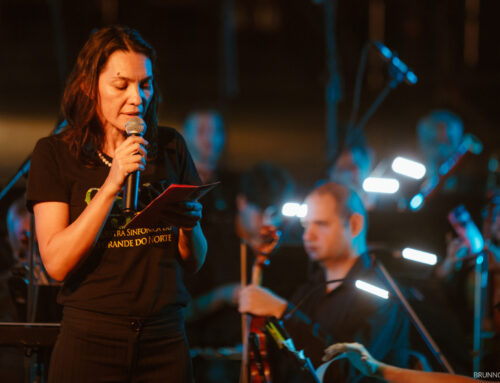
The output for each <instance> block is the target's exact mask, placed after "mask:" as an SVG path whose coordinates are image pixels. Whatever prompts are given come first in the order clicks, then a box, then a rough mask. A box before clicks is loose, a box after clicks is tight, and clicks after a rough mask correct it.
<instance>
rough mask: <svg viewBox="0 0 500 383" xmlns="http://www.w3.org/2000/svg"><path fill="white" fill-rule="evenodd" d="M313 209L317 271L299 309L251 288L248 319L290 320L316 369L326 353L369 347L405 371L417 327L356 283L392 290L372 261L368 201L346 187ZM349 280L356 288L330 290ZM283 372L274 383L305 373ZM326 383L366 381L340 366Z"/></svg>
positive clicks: (325, 188)
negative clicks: (336, 346) (330, 348)
mask: <svg viewBox="0 0 500 383" xmlns="http://www.w3.org/2000/svg"><path fill="white" fill-rule="evenodd" d="M306 203H307V206H308V211H307V215H306V216H305V218H304V219H303V226H304V233H303V242H304V247H305V249H306V251H307V253H308V255H309V258H310V259H311V260H312V261H314V262H315V263H317V268H316V270H315V271H314V272H313V273H312V275H311V279H310V282H309V283H308V284H306V285H304V286H302V287H300V288H298V289H297V291H296V292H295V294H294V296H293V298H292V299H291V301H287V300H285V299H284V298H282V297H280V296H278V295H277V294H275V293H273V292H272V291H271V290H268V289H265V288H262V287H258V286H255V285H250V286H248V287H246V288H245V289H243V290H242V291H241V292H240V302H239V310H240V312H242V313H251V314H254V315H258V316H275V317H277V318H280V319H282V320H283V324H284V327H285V329H286V330H287V331H288V333H289V334H290V336H291V338H292V339H293V341H294V343H295V346H296V348H297V349H299V350H300V349H303V350H304V352H305V355H306V356H307V357H309V358H310V359H311V361H312V363H313V365H314V367H318V365H319V364H321V357H322V355H323V349H324V348H325V346H326V345H328V344H331V343H333V342H353V341H357V342H361V343H363V344H365V345H366V346H367V348H368V350H369V351H370V353H371V354H372V355H374V356H375V357H376V358H377V359H379V360H382V361H384V362H386V363H391V364H394V365H397V366H405V365H406V363H407V349H408V330H409V322H408V320H407V319H406V317H405V315H404V313H403V312H402V311H401V310H400V309H399V308H398V305H397V303H396V302H395V301H392V300H388V301H386V300H383V299H379V298H378V297H375V296H372V295H370V294H366V293H364V292H362V291H360V290H358V289H356V288H355V286H354V283H353V282H351V281H353V280H356V279H362V280H365V281H367V282H371V283H373V284H375V285H377V286H380V287H384V285H383V283H382V282H381V280H379V279H377V278H376V277H375V271H374V269H373V268H371V267H370V264H369V263H370V262H369V257H368V254H366V213H365V209H364V207H363V203H362V202H361V199H360V198H359V196H358V195H357V194H356V193H355V192H354V191H353V190H351V189H349V188H347V187H346V186H343V185H341V184H336V183H333V182H329V183H325V184H322V185H320V186H318V187H317V188H316V189H314V190H313V191H312V192H311V193H310V194H309V195H308V197H307V198H306ZM342 278H346V279H348V280H349V281H344V282H340V283H333V284H327V285H324V283H325V281H329V280H334V279H342ZM322 286H324V287H322ZM318 287H319V288H318ZM292 302H293V303H292ZM298 302H300V304H299V306H298V307H297V309H294V304H298ZM282 367H283V368H274V372H275V376H274V377H273V383H274V382H278V381H279V382H293V381H295V380H294V379H295V377H296V376H297V375H298V374H297V371H294V370H293V368H292V367H291V366H290V365H289V364H288V365H284V366H282ZM325 378H326V380H324V381H325V382H353V381H358V380H356V379H357V378H359V373H357V372H356V370H355V369H354V368H352V367H349V365H348V364H345V363H343V362H342V361H339V362H334V363H332V365H331V366H330V368H329V369H328V371H327V374H326V377H325ZM362 381H364V380H362Z"/></svg>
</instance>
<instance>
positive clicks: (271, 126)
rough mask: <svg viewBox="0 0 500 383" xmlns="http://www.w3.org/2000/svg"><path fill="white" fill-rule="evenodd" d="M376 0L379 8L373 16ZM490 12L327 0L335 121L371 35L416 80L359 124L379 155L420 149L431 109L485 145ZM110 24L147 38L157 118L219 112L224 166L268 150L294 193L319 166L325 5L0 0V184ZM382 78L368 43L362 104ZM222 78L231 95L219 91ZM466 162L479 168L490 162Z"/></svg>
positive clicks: (493, 54)
mask: <svg viewBox="0 0 500 383" xmlns="http://www.w3.org/2000/svg"><path fill="white" fill-rule="evenodd" d="M227 4H230V5H231V4H232V12H231V15H232V17H231V21H232V23H233V25H234V35H233V39H234V45H233V51H232V52H233V54H234V65H233V66H232V67H230V68H229V69H231V70H232V72H230V73H233V74H234V75H233V76H232V79H231V78H230V79H229V80H228V81H229V83H227V82H226V74H227V73H228V69H227V67H226V66H225V65H224V52H225V50H224V44H223V41H224V40H223V38H224V30H223V10H224V7H225V5H227ZM474 7H476V8H474ZM374 9H382V13H381V14H379V16H374V13H373V11H374ZM467 9H468V10H467ZM474 9H476V10H475V11H474ZM499 11H500V3H499V2H498V1H496V0H467V1H465V0H463V1H459V0H406V1H398V0H350V1H347V0H338V1H337V11H336V14H337V17H336V29H335V32H336V43H337V53H338V65H339V75H340V85H341V86H340V88H341V93H342V98H341V101H340V103H339V115H338V121H339V123H342V122H345V121H346V119H347V118H348V116H349V114H350V111H351V106H352V95H353V88H354V80H355V75H356V71H357V67H358V63H359V60H360V55H361V50H362V47H363V45H364V44H365V43H366V42H367V41H368V40H369V39H370V38H378V39H380V40H382V41H383V42H384V44H385V45H387V46H388V47H389V48H391V49H392V50H393V51H395V52H397V53H398V54H399V56H400V58H401V59H402V60H403V61H404V62H405V63H406V64H408V66H410V67H411V68H412V69H413V70H414V71H415V73H416V74H417V75H418V76H419V82H418V84H417V85H416V86H411V87H410V86H408V85H406V84H401V85H400V86H398V87H397V88H396V89H395V90H393V91H392V92H391V93H390V94H389V96H388V98H387V99H386V100H385V102H384V103H383V104H382V106H381V107H380V108H379V109H378V110H377V112H376V113H375V115H374V116H373V117H372V118H371V119H370V120H369V121H368V123H367V125H366V126H365V132H366V135H367V138H368V141H369V143H370V144H371V145H372V146H373V148H374V150H375V155H376V162H378V161H381V160H383V159H384V158H390V157H393V156H394V155H396V154H408V155H412V156H413V157H416V158H418V157H419V153H418V151H417V150H416V135H415V127H416V123H417V121H418V119H419V118H420V117H422V116H423V115H425V114H426V113H428V112H429V111H430V110H432V109H433V108H448V109H450V110H452V111H453V112H455V113H456V114H458V115H460V116H461V117H462V118H463V121H464V126H465V131H466V132H469V133H473V134H475V135H476V136H478V137H479V138H480V139H481V140H482V141H483V143H484V144H485V150H484V151H483V156H488V155H489V153H491V151H492V150H495V149H496V148H497V147H498V141H499V140H498V136H499V135H498V130H497V129H498V117H497V109H498V100H499V97H498V94H497V93H498V90H497V88H498V85H499V84H500V74H499V72H498V70H497V66H498V64H499V62H500V48H499V45H498V41H499V33H498V29H497V28H498V14H499ZM467 20H473V21H474V20H475V21H474V23H473V24H474V25H475V27H477V28H478V35H477V38H475V39H474V38H473V46H476V47H477V60H473V62H470V63H468V62H467V61H466V60H465V58H464V57H465V52H464V51H465V43H464V41H465V36H466V33H465V30H466V21H467ZM110 23H120V24H126V25H129V26H132V27H135V28H137V29H138V30H139V31H140V32H141V33H142V34H143V35H144V37H145V38H146V39H147V40H149V41H150V42H151V43H152V45H153V46H154V47H155V48H156V49H157V51H158V54H159V63H160V87H161V93H162V96H163V101H162V104H161V108H160V121H161V122H162V123H163V124H168V125H171V126H174V127H175V128H180V127H181V126H182V122H183V120H184V118H185V117H186V115H187V114H188V112H189V111H190V110H192V109H194V108H196V107H200V106H202V107H206V106H209V107H215V108H218V109H220V110H221V111H222V113H223V115H224V117H225V121H226V127H227V131H228V142H227V148H226V153H225V158H224V159H225V161H226V166H227V167H229V168H231V169H233V170H242V169H245V168H247V167H248V166H250V165H251V164H253V163H255V162H257V161H260V160H270V161H274V162H276V163H278V164H280V165H282V166H284V167H286V168H287V169H288V170H289V171H290V172H291V173H292V175H293V176H294V177H295V178H296V180H297V183H298V186H299V191H304V190H307V189H308V188H309V187H310V186H311V185H312V184H314V182H315V181H317V180H318V179H320V178H322V177H324V176H325V174H326V173H325V168H326V138H325V137H326V133H325V113H326V111H325V87H326V84H327V81H328V78H329V75H328V71H327V66H326V65H327V63H326V54H325V28H324V7H323V4H321V3H318V2H317V1H316V2H314V1H311V0H233V1H230V0H225V1H223V0H212V1H201V0H200V1H195V0H142V1H140V2H139V1H128V0H124V1H118V0H88V1H70V0H66V1H65V0H0V46H1V47H2V59H1V60H0V73H1V75H0V140H1V144H2V150H0V186H2V187H3V186H5V185H6V183H7V181H8V180H9V179H10V178H11V177H12V176H13V175H14V174H15V172H16V169H17V168H18V167H19V165H20V164H21V163H22V161H23V160H24V159H25V158H26V157H27V156H28V155H29V154H30V152H31V150H32V148H33V146H34V144H35V142H36V140H37V139H38V138H40V137H42V136H45V135H47V134H49V132H50V131H51V130H52V128H53V126H54V124H55V122H56V119H57V115H58V105H59V100H60V96H61V90H62V88H63V86H64V80H65V78H66V74H67V73H68V72H69V70H70V68H71V67H72V65H73V62H74V60H75V57H76V54H77V52H78V51H79V49H80V48H81V46H82V45H83V43H84V42H85V40H86V39H87V38H88V36H89V33H90V32H91V31H92V29H94V28H98V27H101V26H103V25H107V24H110ZM373 29H378V32H373V31H372V30H373ZM371 31H372V32H371ZM386 80H387V65H386V64H385V63H383V61H382V60H381V58H380V56H378V55H377V53H376V52H375V50H374V49H372V50H371V52H370V56H369V61H368V65H367V70H366V76H365V81H364V86H363V91H362V98H361V111H360V112H361V114H362V113H363V112H364V111H366V109H367V107H368V106H369V105H370V104H371V102H373V100H374V99H375V97H376V96H377V95H378V94H379V92H380V91H381V89H382V87H383V85H384V84H385V81H386ZM227 84H229V85H230V86H231V87H232V89H233V92H232V93H229V94H228V92H227V91H226V90H225V87H226V86H227ZM473 171H474V172H475V173H477V174H478V175H485V174H486V171H487V169H486V167H485V166H479V167H477V168H474V169H473ZM22 190H23V182H22V181H20V182H19V183H18V184H17V185H16V190H15V191H13V192H12V193H10V195H9V196H8V197H7V198H6V200H5V201H2V202H1V205H0V207H1V212H2V221H4V219H3V217H4V214H5V210H6V203H7V202H8V201H9V200H11V199H12V198H13V197H15V196H16V195H19V193H21V192H22ZM6 201H7V202H6ZM389 205H390V204H389ZM390 206H392V205H390Z"/></svg>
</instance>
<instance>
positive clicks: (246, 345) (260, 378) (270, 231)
mask: <svg viewBox="0 0 500 383" xmlns="http://www.w3.org/2000/svg"><path fill="white" fill-rule="evenodd" d="M260 235H261V238H262V242H261V245H260V246H259V247H258V248H257V249H254V250H255V253H256V254H255V257H256V258H255V261H254V263H253V266H252V274H251V283H252V284H255V285H258V286H260V285H262V272H263V269H264V267H265V266H267V265H268V264H269V255H270V254H271V253H272V251H273V250H274V249H275V248H276V247H277V245H278V242H279V239H280V236H281V232H280V231H279V230H278V229H277V228H276V227H275V226H271V225H266V226H263V227H262V228H261V231H260ZM246 249H247V245H246V243H244V242H243V241H242V242H241V245H240V259H241V287H242V288H243V287H245V286H246V284H247V281H246V276H247V270H246V264H247V259H246V254H247V252H246ZM241 319H242V321H241V323H242V336H243V355H242V363H241V375H240V383H249V382H251V383H271V382H272V380H271V369H270V366H269V363H268V361H267V349H266V334H265V332H264V329H265V326H266V317H259V316H253V315H248V314H242V317H241Z"/></svg>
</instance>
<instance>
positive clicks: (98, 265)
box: [27, 128, 200, 317]
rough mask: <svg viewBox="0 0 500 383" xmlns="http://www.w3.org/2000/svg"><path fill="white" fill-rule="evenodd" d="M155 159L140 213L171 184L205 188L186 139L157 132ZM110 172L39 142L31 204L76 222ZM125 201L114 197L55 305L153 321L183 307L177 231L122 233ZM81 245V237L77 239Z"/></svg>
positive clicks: (50, 141) (54, 140) (60, 144)
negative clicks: (48, 204)
mask: <svg viewBox="0 0 500 383" xmlns="http://www.w3.org/2000/svg"><path fill="white" fill-rule="evenodd" d="M158 137H159V139H158V147H159V149H158V154H157V156H156V158H155V159H153V160H151V161H148V163H147V166H146V169H145V171H143V172H141V178H140V181H141V185H142V186H141V188H140V193H139V203H138V204H139V208H142V207H144V206H146V205H147V204H148V203H149V202H150V201H151V200H152V199H154V198H155V197H156V196H157V195H159V194H160V193H161V191H163V190H164V189H165V188H166V187H167V186H168V185H170V184H171V183H177V184H195V185H196V184H200V179H199V176H198V173H197V172H196V169H195V166H194V163H193V161H192V159H191V156H190V154H189V152H188V150H187V148H186V144H185V142H184V139H183V138H182V136H181V135H180V134H179V133H178V132H177V131H176V130H175V129H172V128H159V136H158ZM108 173H109V167H107V166H106V165H104V164H99V165H96V166H94V167H89V166H88V165H85V164H83V163H82V162H80V161H78V160H77V159H76V157H75V156H74V155H73V154H72V153H71V152H70V151H69V147H68V144H67V143H66V142H64V141H63V140H62V139H61V137H59V136H51V137H46V138H42V139H40V140H39V141H38V143H37V145H36V147H35V150H34V152H33V156H32V160H31V170H30V174H29V180H28V190H27V201H28V207H29V209H30V210H32V208H33V205H35V204H36V203H37V202H44V201H57V202H64V203H67V204H68V205H69V214H70V221H69V223H72V222H73V221H75V220H76V219H77V218H78V216H79V215H80V214H81V213H82V212H83V210H84V209H85V207H86V206H87V204H88V203H89V202H90V201H91V199H92V197H93V196H94V195H95V193H96V192H97V191H98V190H99V188H100V187H101V185H102V184H103V183H104V180H105V179H106V177H107V175H108ZM123 224H124V218H123V215H122V196H121V195H120V194H118V195H117V197H116V199H115V203H114V206H113V208H112V210H111V212H110V214H109V216H108V219H107V221H106V224H105V226H104V228H103V230H102V232H101V234H100V236H99V238H98V240H97V241H96V243H95V245H94V247H93V248H92V249H91V251H90V252H89V254H88V255H87V256H85V257H84V258H83V259H82V260H81V261H80V262H79V263H78V264H77V266H75V268H74V269H73V270H72V271H71V273H70V274H68V276H67V277H66V279H65V281H64V285H63V287H62V289H61V291H60V293H59V297H58V302H59V303H60V304H62V305H65V306H71V307H75V308H79V309H84V310H90V311H96V312H102V313H108V314H114V315H134V316H141V317H146V316H152V315H158V314H161V313H162V312H163V311H166V310H168V309H169V307H168V306H169V305H185V304H186V303H187V300H188V294H187V292H186V290H185V287H184V284H183V282H182V268H181V264H182V259H181V258H180V255H179V253H178V228H177V227H175V226H172V225H170V224H169V223H168V222H167V220H166V221H165V223H164V225H161V226H159V227H156V228H154V229H149V228H135V229H127V228H124V227H123ZM74 241H78V238H74Z"/></svg>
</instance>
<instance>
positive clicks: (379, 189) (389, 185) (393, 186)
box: [363, 177, 399, 194]
mask: <svg viewBox="0 0 500 383" xmlns="http://www.w3.org/2000/svg"><path fill="white" fill-rule="evenodd" d="M363 190H364V191H366V192H368V193H386V194H394V193H396V192H397V191H398V190H399V182H398V180H396V179H394V178H381V177H368V178H366V179H365V180H364V181H363Z"/></svg>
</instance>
